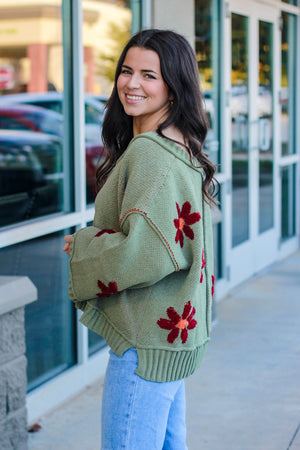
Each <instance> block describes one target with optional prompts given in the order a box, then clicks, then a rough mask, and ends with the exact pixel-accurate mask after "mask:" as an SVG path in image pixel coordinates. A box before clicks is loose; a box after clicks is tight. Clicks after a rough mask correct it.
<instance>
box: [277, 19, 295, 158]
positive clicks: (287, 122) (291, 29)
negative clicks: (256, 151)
mask: <svg viewBox="0 0 300 450" xmlns="http://www.w3.org/2000/svg"><path fill="white" fill-rule="evenodd" d="M296 25H297V17H296V16H293V15H291V14H287V13H282V33H281V94H280V104H281V154H282V155H283V156H284V155H290V154H292V153H295V152H296V147H295V126H296V124H295V116H296V115H295V110H296V95H295V61H296V60H297V55H296V38H297V34H296Z"/></svg>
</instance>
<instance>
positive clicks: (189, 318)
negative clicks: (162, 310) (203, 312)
mask: <svg viewBox="0 0 300 450" xmlns="http://www.w3.org/2000/svg"><path fill="white" fill-rule="evenodd" d="M195 312H196V309H195V308H192V305H191V302H190V301H188V302H187V303H186V304H185V305H184V309H183V313H182V316H180V315H179V314H178V313H177V312H176V311H175V309H174V308H173V307H172V306H170V308H168V309H167V314H168V317H169V319H170V320H168V319H163V318H160V319H159V320H158V321H157V324H158V326H160V328H163V329H164V330H172V331H171V332H170V333H169V334H168V337H167V341H168V342H169V343H170V344H173V342H174V341H175V339H177V338H178V336H179V334H180V332H181V336H180V337H181V341H182V343H183V344H185V342H186V341H187V338H188V330H192V329H193V328H195V326H196V325H197V321H196V320H195V319H194V318H193V317H194V315H195Z"/></svg>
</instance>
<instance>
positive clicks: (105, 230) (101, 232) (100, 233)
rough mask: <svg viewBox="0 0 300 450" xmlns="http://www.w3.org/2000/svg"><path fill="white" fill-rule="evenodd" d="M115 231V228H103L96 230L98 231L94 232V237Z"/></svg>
mask: <svg viewBox="0 0 300 450" xmlns="http://www.w3.org/2000/svg"><path fill="white" fill-rule="evenodd" d="M116 232H117V231H116V230H109V229H107V228H105V229H104V230H101V231H98V233H97V234H95V237H100V236H102V234H104V233H107V234H113V233H116Z"/></svg>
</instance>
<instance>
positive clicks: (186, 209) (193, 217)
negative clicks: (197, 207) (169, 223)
mask: <svg viewBox="0 0 300 450" xmlns="http://www.w3.org/2000/svg"><path fill="white" fill-rule="evenodd" d="M176 207H177V212H178V219H174V225H175V227H176V229H177V233H176V237H175V242H176V244H177V243H178V242H179V243H180V247H181V248H182V247H183V238H184V236H183V233H184V234H185V235H186V236H187V237H188V238H190V239H194V231H193V230H192V229H191V227H190V225H193V224H194V223H196V222H199V220H200V219H201V216H200V214H199V213H198V212H194V213H192V214H190V213H191V209H192V205H191V204H190V202H185V203H184V204H183V205H182V208H181V210H180V207H179V205H178V203H176Z"/></svg>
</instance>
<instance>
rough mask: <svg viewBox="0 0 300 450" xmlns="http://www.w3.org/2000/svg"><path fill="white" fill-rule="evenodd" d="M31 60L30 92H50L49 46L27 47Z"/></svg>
mask: <svg viewBox="0 0 300 450" xmlns="http://www.w3.org/2000/svg"><path fill="white" fill-rule="evenodd" d="M27 56H28V58H29V60H30V80H29V83H28V87H27V91H28V92H47V90H48V79H47V78H48V74H47V71H48V46H47V44H30V45H28V47H27Z"/></svg>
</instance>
